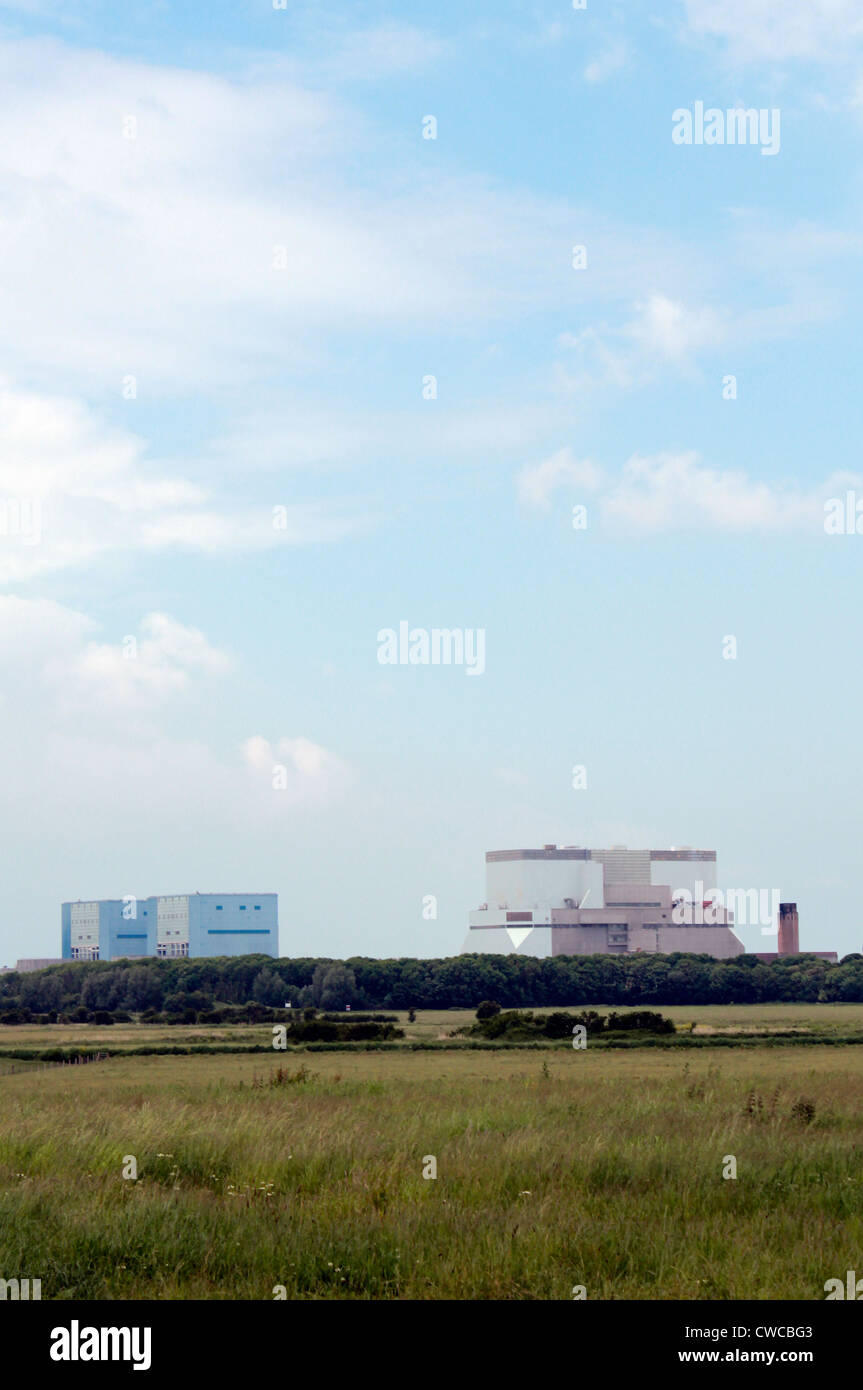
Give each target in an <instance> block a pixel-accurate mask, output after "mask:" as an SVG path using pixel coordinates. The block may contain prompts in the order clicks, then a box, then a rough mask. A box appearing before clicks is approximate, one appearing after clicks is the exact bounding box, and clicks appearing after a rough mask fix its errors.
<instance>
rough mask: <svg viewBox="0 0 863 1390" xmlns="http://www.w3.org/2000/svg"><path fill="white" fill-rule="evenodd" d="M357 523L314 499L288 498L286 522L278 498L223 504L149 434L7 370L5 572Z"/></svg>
mask: <svg viewBox="0 0 863 1390" xmlns="http://www.w3.org/2000/svg"><path fill="white" fill-rule="evenodd" d="M205 502H208V503H209V505H208V506H206V507H204V506H203V505H202V504H203V503H205ZM356 525H357V522H356V521H354V520H351V519H347V518H339V517H336V516H332V515H330V514H329V513H328V512H327V511H325V510H324V509H323V508H321V507H315V506H312V505H303V506H300V505H294V506H285V507H284V511H283V513H282V515H280V517H279V521H278V524H277V525H276V524H274V509H273V505H272V504H271V505H269V506H263V505H262V506H261V507H260V508H258V509H253V508H250V507H249V506H248V504H247V503H246V502H245V501H244V502H243V504H242V506H241V507H233V506H232V505H231V504H230V502H224V503H223V504H222V505H221V507H220V508H217V507H216V506H215V505H214V504H213V502H212V499H210V498H209V496H208V493H207V491H206V490H205V489H203V488H201V487H199V486H198V485H196V484H193V483H191V482H189V481H187V480H186V479H184V478H180V477H170V476H160V475H159V474H158V473H157V472H156V470H155V467H154V465H153V464H151V463H150V462H149V461H148V460H147V458H146V451H145V444H144V441H143V440H141V439H139V438H138V437H137V436H136V435H133V434H131V433H129V432H128V431H126V430H121V429H118V428H116V427H114V426H108V425H107V424H105V422H104V421H103V420H101V419H100V418H99V416H98V415H96V414H95V413H94V412H93V411H91V410H89V409H88V408H87V407H85V406H84V405H83V404H82V403H81V402H80V401H77V400H73V399H69V398H64V397H52V396H46V395H44V394H39V393H36V392H33V391H22V390H19V389H17V388H14V387H12V386H11V385H10V383H9V382H8V381H3V380H2V379H0V581H3V582H6V583H9V582H13V581H22V580H28V579H32V578H33V577H34V576H36V575H39V574H42V573H47V572H50V571H53V570H60V569H64V568H66V567H67V566H70V565H81V564H85V563H87V562H92V561H93V560H95V559H97V558H98V557H99V556H101V555H104V554H108V553H110V552H111V551H115V550H123V551H126V552H128V551H133V550H143V549H146V550H153V549H164V548H166V547H181V548H185V549H192V550H198V551H205V552H222V551H225V550H258V549H262V548H265V547H269V546H275V545H282V544H300V543H303V542H310V541H328V540H337V539H339V538H340V537H341V536H343V535H345V534H346V533H347V532H348V531H350V530H352V529H354V527H355V526H356Z"/></svg>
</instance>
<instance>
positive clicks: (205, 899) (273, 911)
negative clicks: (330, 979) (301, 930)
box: [61, 893, 279, 960]
mask: <svg viewBox="0 0 863 1390" xmlns="http://www.w3.org/2000/svg"><path fill="white" fill-rule="evenodd" d="M61 939H62V947H61V951H62V959H63V960H118V959H120V958H121V957H129V956H156V957H160V958H164V959H168V960H177V959H180V958H184V957H195V956H247V955H252V954H257V953H259V952H262V953H263V954H264V955H268V956H278V954H279V923H278V894H276V893H180V894H176V895H174V896H163V897H154V898H135V897H132V896H129V897H126V898H103V899H101V900H99V901H96V902H74V903H72V902H69V903H63V905H62V909H61Z"/></svg>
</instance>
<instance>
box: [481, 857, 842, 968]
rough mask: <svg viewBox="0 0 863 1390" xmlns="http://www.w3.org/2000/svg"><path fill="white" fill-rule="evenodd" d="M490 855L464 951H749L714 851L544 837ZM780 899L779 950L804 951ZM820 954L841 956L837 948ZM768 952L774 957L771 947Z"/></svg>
mask: <svg viewBox="0 0 863 1390" xmlns="http://www.w3.org/2000/svg"><path fill="white" fill-rule="evenodd" d="M485 859H486V898H487V901H486V902H485V903H483V905H482V907H480V908H479V909H477V911H475V912H472V913H471V914H470V918H469V923H470V925H469V929H468V933H467V937H466V939H465V942H464V945H463V946H462V951H465V952H468V951H481V952H493V953H495V954H497V953H507V954H508V953H511V952H518V953H519V954H521V955H530V956H558V955H628V954H632V953H635V952H640V951H644V952H649V953H651V954H656V953H661V954H670V953H671V952H673V951H687V952H693V953H696V954H706V955H710V956H714V957H715V958H716V959H717V960H725V959H728V958H729V957H732V956H739V955H742V954H743V953H744V950H745V948H744V945H743V943H742V941H741V940H740V939H739V937H738V936H737V935H736V934H735V932H734V921H735V914H734V912H733V911H730V910H728V908H727V906H725V905H723V895H722V894H721V893H720V892H718V890H717V885H716V851H715V850H712V849H691V848H689V847H686V848H682V849H653V850H650V849H646V850H630V849H627V848H626V847H625V846H624V845H614V846H612V847H611V848H610V849H586V848H582V847H580V846H577V845H565V846H561V847H559V846H557V845H545V846H543V848H542V849H509V850H491V851H489V853H488V854H486V857H485ZM750 896H751V895H750ZM754 896H755V897H756V898H758V896H759V895H758V894H757V893H756V894H754ZM762 896H763V897H764V898H766V897H767V896H768V895H767V894H766V893H764V894H763V895H762ZM774 897H775V898H776V899H778V890H775V892H774ZM746 899H747V895H746V894H743V893H737V894H735V895H734V897H733V898H732V895H731V894H730V893H729V894H728V895H727V901H728V903H729V904H730V903H731V902H732V901H734V902H737V901H738V900H740V901H741V902H745V901H746ZM777 907H778V928H779V943H778V945H779V950H778V952H776V953H775V954H776V955H794V954H796V953H797V952H798V951H799V939H798V928H797V909H796V905H795V904H793V903H778V902H776V903H775V905H774V907H773V909H772V916H773V917H775V916H776V908H777ZM774 929H775V928H774ZM759 954H760V953H759ZM817 954H819V955H822V956H825V957H827V958H829V959H834V960H835V959H836V956H835V953H834V952H818V953H817ZM764 958H765V959H769V958H770V957H769V956H768V955H767V954H766V953H765V956H764Z"/></svg>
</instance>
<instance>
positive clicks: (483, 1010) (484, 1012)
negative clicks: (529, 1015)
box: [411, 999, 500, 1021]
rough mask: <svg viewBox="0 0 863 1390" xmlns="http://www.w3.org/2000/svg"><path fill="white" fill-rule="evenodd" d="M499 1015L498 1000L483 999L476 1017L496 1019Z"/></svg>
mask: <svg viewBox="0 0 863 1390" xmlns="http://www.w3.org/2000/svg"><path fill="white" fill-rule="evenodd" d="M499 1013H500V1004H498V1002H497V1000H496V999H483V1001H482V1003H481V1004H480V1005H479V1006H478V1008H477V1011H476V1016H477V1018H480V1019H483V1018H494V1017H495V1015H496V1014H499ZM411 1021H413V1020H411Z"/></svg>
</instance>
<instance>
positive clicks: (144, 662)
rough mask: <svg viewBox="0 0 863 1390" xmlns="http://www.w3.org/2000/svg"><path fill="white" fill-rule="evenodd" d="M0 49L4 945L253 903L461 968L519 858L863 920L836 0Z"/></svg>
mask: <svg viewBox="0 0 863 1390" xmlns="http://www.w3.org/2000/svg"><path fill="white" fill-rule="evenodd" d="M0 78H2V84H3V91H4V102H3V107H2V110H0V253H2V254H0V502H2V504H3V509H4V510H3V511H2V512H0V516H2V518H3V519H4V525H3V527H2V531H3V532H5V534H2V533H0V580H2V590H0V664H2V668H3V669H2V676H3V680H2V684H0V715H2V719H3V730H4V738H3V744H2V748H3V752H2V757H0V772H2V776H3V783H4V789H5V792H6V796H5V797H4V798H3V802H4V808H3V811H2V817H3V820H2V830H3V834H4V841H5V844H6V849H7V853H6V854H5V855H4V867H3V870H2V875H0V908H2V911H0V935H2V945H3V948H4V949H3V952H2V953H0V958H2V959H5V961H6V962H7V963H10V964H12V963H14V961H15V959H16V958H17V957H19V956H25V955H46V956H47V955H53V954H55V953H56V952H57V950H58V942H59V903H60V901H61V900H62V899H66V898H77V897H81V898H90V897H108V896H122V895H124V894H126V893H135V894H139V895H141V894H150V893H162V892H165V893H172V892H184V891H194V890H196V889H199V890H201V891H204V890H208V889H214V890H215V889H220V890H223V891H228V890H231V891H233V890H242V889H246V888H248V889H257V890H268V891H277V892H278V893H279V894H280V917H281V924H282V937H281V948H282V951H283V953H285V954H291V955H329V956H342V955H347V954H366V955H376V956H384V955H423V956H435V955H444V954H450V953H452V952H454V951H457V950H458V949H459V948H460V945H461V942H462V939H463V936H464V931H465V926H466V915H467V912H468V910H469V909H471V908H472V907H474V906H476V905H477V904H478V903H479V902H480V901H482V900H483V898H484V896H485V893H484V864H483V855H484V852H485V850H487V849H491V848H507V847H516V846H532V845H541V844H543V843H546V842H557V843H566V844H573V843H578V844H593V845H600V846H601V845H606V844H610V843H626V844H628V845H629V846H630V847H632V848H637V847H660V846H663V845H669V844H670V845H678V846H679V845H694V846H699V847H708V848H715V849H716V850H717V853H718V857H719V880H720V883H721V884H722V885H724V886H727V887H738V888H749V887H755V888H770V889H772V888H774V887H776V888H779V889H780V892H781V896H782V898H783V900H786V899H787V900H796V901H797V902H798V905H799V910H800V923H801V942H802V945H803V946H804V947H805V948H809V949H837V950H839V952H840V954H841V953H844V952H847V951H851V950H858V949H860V947H861V925H860V923H859V921H858V915H857V910H856V905H855V885H856V868H857V859H858V855H857V849H858V845H859V842H860V829H861V827H860V814H859V811H858V800H859V796H858V782H859V772H860V758H859V756H858V742H859V732H858V730H859V715H858V710H859V684H860V659H859V645H858V637H857V626H858V624H857V622H856V619H855V613H856V605H857V596H858V593H859V589H860V579H861V571H860V564H861V561H860V555H861V547H863V539H861V537H860V536H858V535H856V534H855V535H832V534H827V533H826V532H825V527H824V504H825V502H826V501H828V500H829V499H830V498H833V497H842V498H844V497H845V495H846V493H847V492H849V491H851V492H854V491H855V490H856V495H857V496H859V497H860V499H861V501H863V469H861V465H860V461H859V441H860V437H861V418H860V416H861V393H860V391H859V386H858V380H857V366H858V352H859V347H858V342H859V322H860V312H861V302H860V301H861V296H860V284H861V279H860V258H861V251H863V230H861V177H860V171H861V160H860V151H861V133H863V20H861V18H860V16H859V12H858V7H857V6H856V4H853V3H851V0H847V2H846V0H787V3H784V4H778V3H775V0H723V3H719V0H670V2H669V3H667V4H665V5H664V6H662V7H660V11H659V13H657V12H656V7H655V6H649V5H647V4H641V3H627V4H626V5H622V4H621V5H613V4H611V5H608V4H600V3H598V2H597V0H588V6H587V9H586V10H583V11H575V10H573V9H572V6H571V4H569V5H567V4H564V3H563V0H559V2H558V3H524V4H507V3H495V4H494V5H491V4H485V3H478V4H475V5H472V6H470V7H469V13H467V14H466V13H465V7H464V6H461V5H455V4H440V5H437V6H435V7H433V8H432V9H430V10H414V9H413V8H409V7H407V6H397V5H390V6H383V5H379V4H371V3H370V4H362V5H359V4H354V5H341V6H339V5H329V4H309V5H304V4H301V3H296V4H295V3H290V0H289V3H288V6H287V7H286V9H284V10H276V9H274V8H273V6H272V3H271V0H270V3H266V4H265V3H263V0H257V3H254V4H252V3H248V4H245V5H244V4H239V5H238V4H234V3H232V4H227V3H215V4H207V5H206V6H205V5H200V4H197V3H184V4H183V5H179V4H173V5H172V4H167V3H163V4H153V5H146V4H145V5H139V6H136V7H133V8H132V9H131V10H130V9H118V8H117V7H116V6H115V5H108V4H107V3H105V4H101V3H99V4H96V3H91V4H76V3H74V2H73V3H66V4H53V3H50V0H21V3H18V4H12V5H3V4H0ZM699 101H700V102H703V103H704V106H705V107H706V108H711V107H714V108H718V109H720V110H722V111H725V110H727V109H728V108H732V107H737V106H740V105H742V106H744V107H748V108H755V109H756V110H761V109H765V110H770V111H773V110H778V111H779V112H780V114H781V127H780V129H781V143H780V148H779V152H778V153H777V154H776V155H774V156H770V155H764V154H762V153H761V149H760V147H759V146H758V145H757V144H756V145H736V146H729V145H723V146H718V145H712V146H708V145H703V144H702V145H694V144H693V145H689V146H681V145H676V144H675V143H674V142H673V141H672V138H671V132H672V115H673V112H674V111H675V110H677V109H680V108H687V109H694V106H695V103H696V102H699ZM428 116H434V118H435V120H436V122H437V136H436V138H435V139H424V138H423V122H424V119H425V118H426V117H428ZM576 245H583V246H585V247H586V248H587V266H586V267H585V268H584V269H574V268H573V265H572V256H573V247H574V246H576ZM278 261H281V263H282V264H283V267H284V268H278V267H277V264H276V263H277V262H278ZM729 375H733V376H734V377H735V378H736V398H733V399H729V398H726V396H725V395H724V393H723V382H724V381H725V379H726V378H727V377H728V376H729ZM428 376H433V377H434V378H435V379H436V383H437V394H436V398H434V399H425V398H424V396H423V381H424V378H427V377H428ZM132 378H133V379H134V380H133V381H132V383H131V386H130V379H132ZM577 504H581V505H584V506H585V507H586V508H587V519H588V522H587V527H586V529H584V530H575V529H574V528H573V526H572V509H573V506H575V505H577ZM28 507H29V508H30V509H31V512H32V509H33V508H34V507H36V508H37V509H38V516H39V528H38V536H36V535H35V534H30V535H27V534H24V526H23V522H20V521H17V522H16V518H20V517H23V516H24V515H25V514H27V508H28ZM279 507H282V508H285V509H286V510H285V513H284V518H285V520H286V523H287V524H286V526H285V527H284V528H283V529H276V528H274V526H273V515H274V508H279ZM861 524H863V523H861ZM34 541H35V542H36V543H34ZM402 620H407V621H408V622H409V623H410V624H411V626H412V627H416V628H425V629H432V628H435V627H446V628H463V629H476V628H482V629H483V630H484V631H485V633H486V669H485V671H484V673H483V674H482V675H481V676H477V677H475V678H471V677H468V676H467V675H466V672H465V670H464V669H463V668H459V667H450V668H445V667H442V666H432V665H429V666H396V667H387V666H382V665H380V664H379V662H378V660H377V651H378V643H377V634H378V632H379V631H380V630H381V629H384V628H397V627H398V624H399V622H400V621H402ZM729 635H732V636H734V637H735V638H736V641H737V657H736V659H734V660H726V659H723V655H722V651H723V641H724V639H725V638H726V637H727V636H729ZM129 637H134V638H135V639H136V642H137V648H136V654H135V655H134V656H133V657H130V656H129V655H128V654H127V653H128V652H129V650H130V643H129V642H128V641H127V640H126V639H128V638H129ZM575 764H582V765H584V766H585V767H586V769H587V782H588V785H587V789H586V790H578V791H577V790H574V789H573V787H572V785H571V782H572V777H571V773H572V768H573V766H574V765H575ZM274 765H278V766H280V767H284V768H285V769H286V773H285V778H284V779H283V780H286V782H287V785H286V786H285V787H279V788H274V787H273V777H272V770H273V767H274ZM427 895H434V896H435V897H436V898H437V902H438V915H437V918H436V919H433V920H428V919H424V918H423V915H422V903H423V899H424V898H425V897H426V896H427ZM742 935H743V937H744V940H745V942H746V944H747V946H748V947H749V948H750V949H763V948H767V949H770V947H771V946H772V944H773V943H772V942H769V941H764V939H763V938H761V936H760V933H759V932H758V929H757V928H755V929H752V930H751V931H749V932H748V933H746V932H743V933H742Z"/></svg>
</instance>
